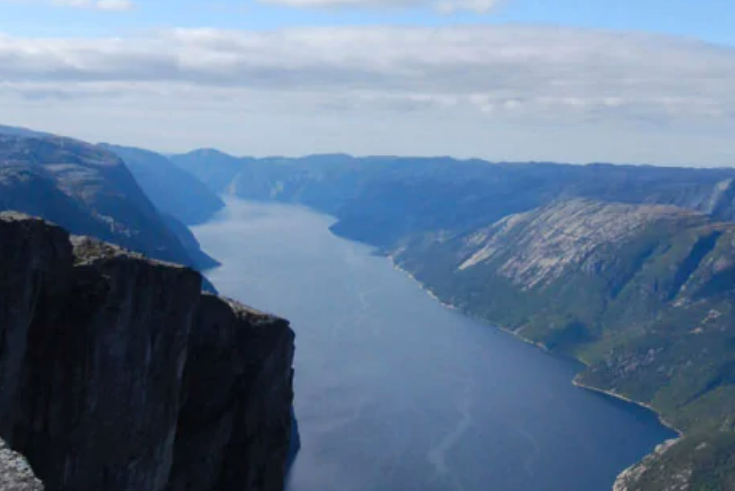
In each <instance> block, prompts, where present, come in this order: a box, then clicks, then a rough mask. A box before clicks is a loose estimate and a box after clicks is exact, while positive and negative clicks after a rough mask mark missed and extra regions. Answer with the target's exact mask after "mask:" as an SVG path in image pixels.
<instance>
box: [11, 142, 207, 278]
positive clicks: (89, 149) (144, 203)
mask: <svg viewBox="0 0 735 491" xmlns="http://www.w3.org/2000/svg"><path fill="white" fill-rule="evenodd" d="M0 210H16V211H22V212H25V213H28V214H31V215H36V216H41V217H43V218H46V219H48V220H51V221H53V222H55V223H57V224H59V225H61V226H63V227H65V228H67V229H68V230H70V231H72V232H73V233H75V234H85V235H91V236H94V237H98V238H100V239H101V240H105V241H109V242H113V243H115V244H119V245H121V246H123V247H126V248H128V249H131V250H134V251H138V252H142V253H144V254H146V255H148V256H150V257H152V258H156V259H162V260H166V261H171V262H175V263H179V264H186V265H191V266H197V267H201V266H207V265H210V264H211V260H209V261H206V260H204V259H203V257H202V256H199V257H197V260H195V259H193V258H192V253H193V254H197V251H198V246H197V247H196V248H194V244H193V243H189V244H188V249H190V250H187V246H185V245H184V244H183V243H182V241H181V240H180V238H179V237H177V234H176V233H174V232H173V231H172V230H171V229H170V228H169V226H168V225H167V223H166V220H165V219H164V217H163V216H162V215H161V213H159V211H158V210H157V209H156V207H155V206H154V205H153V204H152V203H151V201H150V200H149V199H148V197H147V196H146V195H145V194H144V193H143V191H142V190H141V188H140V187H139V186H138V183H137V182H136V181H135V179H134V178H133V176H132V174H131V173H130V171H129V170H128V169H127V167H126V166H125V164H124V162H123V161H122V160H121V159H120V158H118V157H117V156H116V155H115V154H113V153H111V152H109V151H107V150H104V149H102V148H100V147H97V146H93V145H89V144H86V143H83V142H80V141H76V140H72V139H69V138H61V137H55V136H44V137H36V136H30V137H26V136H14V135H7V134H0ZM179 235H181V234H179Z"/></svg>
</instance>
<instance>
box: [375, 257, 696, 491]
mask: <svg viewBox="0 0 735 491" xmlns="http://www.w3.org/2000/svg"><path fill="white" fill-rule="evenodd" d="M385 257H387V258H388V260H389V261H390V263H391V265H392V266H393V269H395V270H396V271H400V272H401V273H403V274H404V275H406V276H407V277H408V278H409V279H411V280H412V281H413V282H414V283H416V284H417V285H418V286H419V288H420V289H421V290H422V291H423V292H424V293H426V294H427V295H429V296H430V297H431V298H432V299H434V300H436V301H437V302H438V303H439V304H440V305H442V306H443V307H445V308H447V309H449V310H453V311H455V312H458V313H460V314H462V315H464V316H465V317H467V318H469V319H472V320H475V321H477V322H481V323H483V324H487V325H488V326H490V327H492V328H495V329H498V330H500V331H502V332H505V333H507V334H510V335H512V336H513V337H514V338H516V339H518V340H520V341H522V342H524V343H526V344H529V345H531V346H534V347H536V348H540V349H541V350H542V351H544V352H545V353H548V354H554V353H553V351H551V350H549V349H548V348H547V347H546V346H545V345H544V344H542V343H537V342H534V341H532V340H530V339H527V338H524V337H523V336H522V335H520V334H519V333H518V332H516V331H513V330H511V329H508V328H506V327H503V326H500V325H497V324H493V323H491V322H488V321H487V320H485V319H481V318H479V317H477V316H473V315H471V314H469V313H467V312H465V311H463V310H462V309H460V308H459V307H457V306H456V305H452V304H450V303H448V302H444V301H443V300H442V299H440V298H439V297H438V296H437V295H436V294H435V293H434V292H433V291H431V290H430V289H429V287H428V286H426V285H425V284H424V283H422V282H421V281H419V280H418V279H417V278H416V277H415V276H414V275H413V274H411V273H410V272H409V271H407V270H405V269H404V268H402V267H401V266H400V265H398V264H397V263H396V261H395V258H394V257H393V256H391V255H390V254H386V255H385ZM568 358H569V359H570V360H574V361H575V362H578V363H581V364H582V365H583V366H588V365H587V363H585V362H584V361H582V360H580V359H577V358H575V357H572V356H569V357H568ZM581 373H582V371H580V372H577V374H576V375H575V376H574V378H573V379H572V385H573V386H575V387H577V388H579V389H582V390H588V391H590V392H595V393H598V394H602V395H604V396H606V397H611V398H613V399H617V400H619V401H623V402H626V403H628V404H632V405H635V406H638V407H642V408H644V409H646V410H648V411H651V412H652V413H653V414H655V415H656V418H657V419H658V422H659V424H661V425H662V426H664V427H665V428H668V429H669V430H671V431H673V432H674V433H676V437H675V438H671V439H669V440H667V441H666V442H662V443H661V444H660V445H663V444H664V443H667V442H673V444H676V443H677V442H678V441H679V440H681V439H682V438H683V437H684V432H683V431H681V430H680V429H678V428H677V427H675V426H674V425H673V424H671V423H670V422H668V421H667V420H666V419H665V418H664V417H663V415H662V414H661V413H660V412H659V411H657V410H656V409H655V408H653V407H652V406H651V405H649V404H646V403H645V402H640V401H636V400H634V399H631V398H629V397H626V396H624V395H622V394H618V393H616V392H613V391H611V390H605V389H601V388H599V387H594V386H592V385H587V384H585V383H583V382H580V381H579V377H580V375H581ZM660 445H659V446H660ZM657 448H658V447H657ZM655 451H656V450H655V449H654V450H653V451H652V452H651V453H650V454H648V455H652V454H654V453H655ZM646 457H647V456H646ZM644 458H645V457H644ZM643 461H644V459H641V460H639V461H637V462H634V463H633V464H631V465H630V466H629V467H627V468H626V469H623V470H622V471H621V472H620V474H618V476H617V478H616V479H615V482H614V483H613V489H617V488H616V487H615V486H616V485H617V483H618V481H619V480H620V479H621V478H622V477H623V476H625V474H626V472H628V471H629V470H630V469H632V468H634V467H635V466H637V465H639V464H641V463H642V462H643Z"/></svg>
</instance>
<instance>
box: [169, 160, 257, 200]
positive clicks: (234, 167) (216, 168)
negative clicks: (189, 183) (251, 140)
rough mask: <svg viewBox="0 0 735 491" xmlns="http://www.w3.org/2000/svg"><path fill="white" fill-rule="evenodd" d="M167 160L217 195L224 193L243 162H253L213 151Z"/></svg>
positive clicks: (240, 169)
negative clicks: (194, 177)
mask: <svg viewBox="0 0 735 491" xmlns="http://www.w3.org/2000/svg"><path fill="white" fill-rule="evenodd" d="M169 159H170V160H171V162H173V163H174V164H175V165H177V166H178V167H179V168H181V169H183V170H185V171H186V172H188V173H190V174H191V175H193V176H196V178H197V179H199V180H200V181H201V182H203V183H204V184H205V185H207V186H208V187H209V188H210V189H211V190H213V191H214V192H217V193H221V192H224V191H225V189H226V187H227V185H228V184H230V183H231V182H232V180H233V179H234V178H235V176H236V175H238V174H239V173H240V172H241V171H242V165H243V164H244V163H245V162H247V161H251V160H254V159H240V158H237V157H233V156H231V155H228V154H226V153H224V152H220V151H219V150H214V149H201V150H195V151H193V152H190V153H186V154H181V155H171V156H170V157H169Z"/></svg>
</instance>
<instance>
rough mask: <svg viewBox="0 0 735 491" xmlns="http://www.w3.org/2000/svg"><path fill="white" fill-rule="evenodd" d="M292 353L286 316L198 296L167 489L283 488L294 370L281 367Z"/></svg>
mask: <svg viewBox="0 0 735 491" xmlns="http://www.w3.org/2000/svg"><path fill="white" fill-rule="evenodd" d="M292 358H293V333H291V331H290V330H289V329H288V324H287V323H286V321H283V320H280V319H276V318H273V317H270V316H267V315H264V314H261V313H259V312H255V311H253V310H250V309H247V308H245V307H243V306H241V305H238V304H236V303H234V302H231V301H226V300H223V299H221V298H218V297H216V296H212V295H205V296H204V297H203V298H202V300H201V304H200V308H199V311H198V313H197V318H196V322H195V324H194V330H193V332H192V334H191V338H190V342H189V363H188V364H187V369H186V370H185V374H184V394H183V406H182V409H181V415H180V418H179V429H178V432H177V439H176V455H175V464H174V469H173V472H172V480H171V483H170V485H169V487H168V489H169V491H185V490H223V491H224V490H231V489H232V490H234V489H238V490H243V491H255V490H274V491H275V490H278V489H281V488H282V486H283V470H284V463H285V462H286V460H287V457H288V449H289V440H290V431H291V406H290V404H291V400H292V398H293V394H292V372H291V371H290V370H285V371H284V370H283V368H285V367H290V366H291V361H292ZM276 373H277V374H278V376H277V377H273V374H276ZM243 462H250V463H252V464H254V465H242V463H243Z"/></svg>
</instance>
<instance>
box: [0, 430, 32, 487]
mask: <svg viewBox="0 0 735 491" xmlns="http://www.w3.org/2000/svg"><path fill="white" fill-rule="evenodd" d="M0 491H43V484H42V483H41V481H39V480H38V478H37V477H36V476H35V475H34V474H33V471H32V470H31V466H30V465H28V462H27V461H26V459H25V458H24V457H23V456H22V455H19V454H17V453H16V452H13V451H12V450H10V449H9V448H8V447H7V446H6V445H5V442H3V441H2V440H0Z"/></svg>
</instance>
